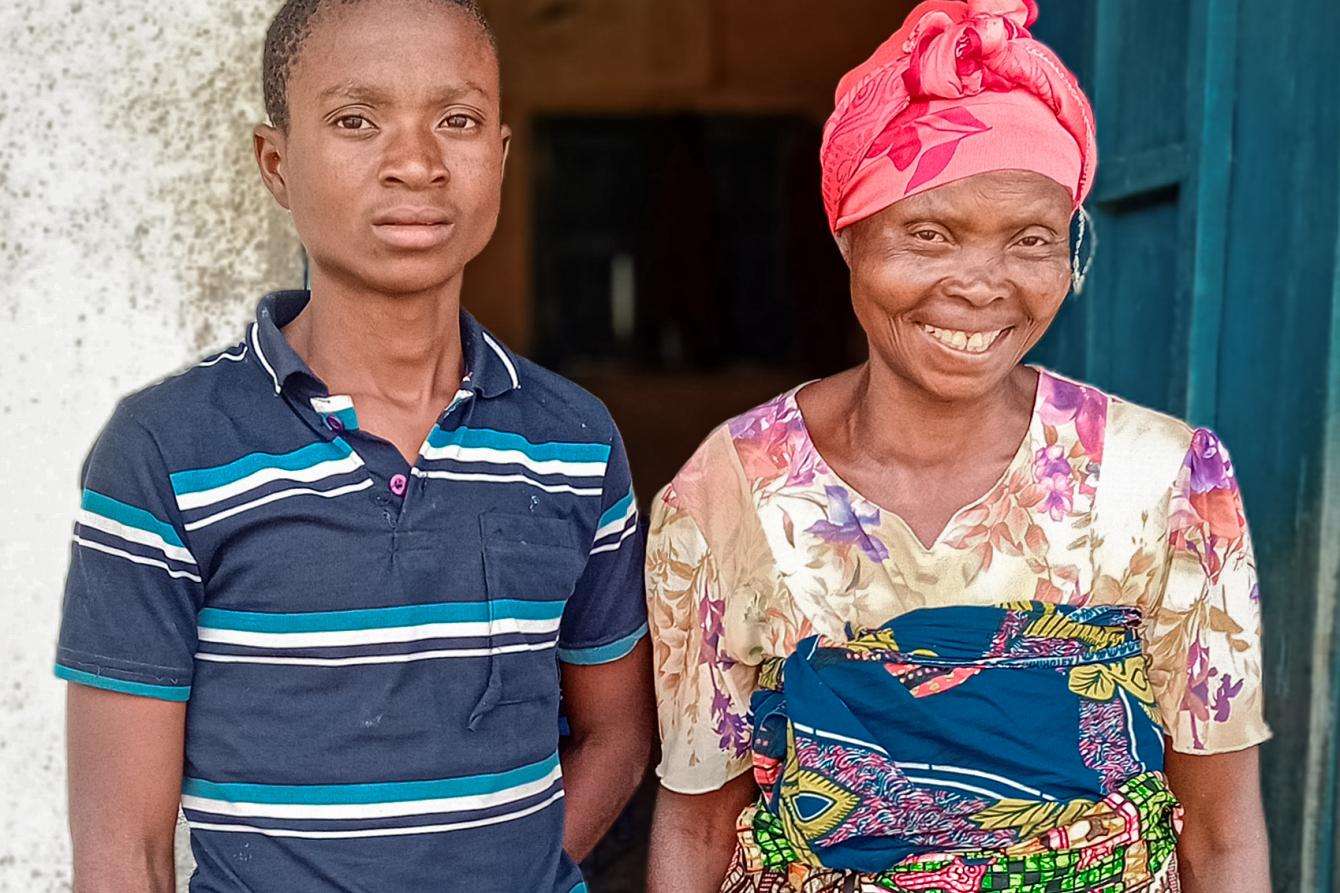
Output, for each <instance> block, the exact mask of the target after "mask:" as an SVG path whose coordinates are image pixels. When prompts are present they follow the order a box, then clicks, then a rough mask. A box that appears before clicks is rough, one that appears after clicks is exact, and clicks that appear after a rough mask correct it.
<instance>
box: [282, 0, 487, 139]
mask: <svg viewBox="0 0 1340 893" xmlns="http://www.w3.org/2000/svg"><path fill="white" fill-rule="evenodd" d="M362 2H365V0H284V5H283V6H281V7H280V8H279V12H277V13H275V17H274V20H273V21H272V22H270V28H269V30H268V31H266V32H265V50H264V52H263V54H262V56H261V85H262V87H263V89H264V91H265V114H266V115H268V116H269V118H270V123H271V124H273V125H274V126H275V127H278V128H279V129H280V130H288V124H289V115H288V79H289V74H290V73H291V72H292V71H293V66H294V64H296V63H297V61H298V54H299V53H300V52H301V51H302V45H303V43H304V42H305V41H306V40H307V38H308V36H309V35H310V34H311V33H312V26H313V24H314V23H315V20H316V19H317V16H318V15H319V14H320V13H322V12H324V11H326V10H327V9H328V8H329V7H333V6H352V5H354V4H356V3H362ZM430 2H434V3H439V4H441V5H443V6H451V7H455V8H456V9H459V10H461V11H462V12H464V13H466V14H468V15H469V16H470V17H471V18H472V19H474V20H475V22H477V23H478V24H479V27H480V28H481V29H482V30H483V32H484V36H485V37H487V38H488V41H489V46H490V47H492V48H493V52H494V54H495V55H496V54H497V52H498V38H497V35H495V34H494V32H493V26H492V25H490V24H489V20H488V18H487V17H485V15H484V11H483V10H482V9H480V8H479V2H478V0H430Z"/></svg>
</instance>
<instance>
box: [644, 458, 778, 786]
mask: <svg viewBox="0 0 1340 893" xmlns="http://www.w3.org/2000/svg"><path fill="white" fill-rule="evenodd" d="M672 487H673V485H672ZM674 500H675V497H674V492H673V489H672V488H667V490H666V491H663V493H662V494H661V495H660V496H658V497H657V499H656V500H655V502H654V505H653V510H652V520H651V532H650V535H649V538H648V542H647V603H648V616H649V622H650V625H651V635H652V652H653V655H654V676H655V682H656V707H657V714H658V718H659V724H660V734H661V762H660V765H659V766H657V768H656V774H657V775H658V776H659V777H660V779H661V784H663V785H664V786H665V787H666V788H668V789H670V790H672V791H677V792H679V793H682V794H702V793H707V792H709V791H715V790H717V789H719V788H720V787H722V786H723V785H725V784H726V782H728V781H730V780H731V779H732V778H735V777H736V776H738V775H740V774H741V773H743V772H744V771H745V770H747V769H748V768H749V766H750V764H751V755H750V751H749V745H750V737H751V736H750V733H751V727H750V725H749V699H750V696H751V695H752V694H753V691H754V688H755V685H756V683H757V679H758V667H757V666H753V665H748V664H744V663H739V662H737V661H735V660H733V659H732V658H731V657H729V656H728V655H727V654H726V653H725V642H724V638H725V632H724V629H723V625H724V622H725V599H724V593H723V592H722V582H721V578H720V574H719V565H718V563H717V561H716V560H715V558H714V557H713V555H712V553H711V550H710V549H709V548H708V545H707V541H706V539H705V538H704V536H703V533H702V531H701V530H700V529H699V527H698V525H697V524H696V523H695V522H694V520H693V518H692V516H691V515H690V514H689V513H688V512H685V511H682V510H681V509H680V508H678V507H676V506H675V505H674Z"/></svg>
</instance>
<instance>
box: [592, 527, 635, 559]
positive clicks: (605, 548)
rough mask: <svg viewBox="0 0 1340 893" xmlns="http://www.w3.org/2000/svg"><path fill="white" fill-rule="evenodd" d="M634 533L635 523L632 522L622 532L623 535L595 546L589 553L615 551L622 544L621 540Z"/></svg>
mask: <svg viewBox="0 0 1340 893" xmlns="http://www.w3.org/2000/svg"><path fill="white" fill-rule="evenodd" d="M635 533H637V524H633V525H632V526H631V527H629V528H628V529H627V530H625V531H624V532H623V536H621V537H619V538H618V539H617V540H615V541H614V542H612V543H606V544H605V545H603V546H596V547H595V548H594V549H592V550H591V554H592V555H599V554H600V553H601V552H617V551H618V550H619V547H620V546H622V545H623V541H624V540H626V539H628V538H629V537H630V536H632V535H633V534H635Z"/></svg>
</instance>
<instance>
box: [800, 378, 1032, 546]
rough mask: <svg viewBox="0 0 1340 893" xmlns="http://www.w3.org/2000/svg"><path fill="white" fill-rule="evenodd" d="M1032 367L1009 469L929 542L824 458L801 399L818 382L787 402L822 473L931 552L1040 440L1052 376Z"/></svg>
mask: <svg viewBox="0 0 1340 893" xmlns="http://www.w3.org/2000/svg"><path fill="white" fill-rule="evenodd" d="M1028 368H1029V369H1032V370H1033V371H1034V372H1036V373H1037V376H1038V379H1037V384H1036V387H1035V390H1034V392H1033V406H1032V409H1030V410H1029V416H1028V427H1027V428H1026V429H1025V430H1024V436H1023V438H1022V439H1021V440H1020V441H1019V446H1018V447H1017V448H1016V449H1015V451H1014V455H1013V456H1012V457H1011V458H1010V461H1009V462H1008V463H1006V465H1005V468H1004V469H1003V470H1002V471H1001V473H1000V475H999V476H998V477H997V478H996V480H995V482H994V483H992V484H991V486H990V487H988V488H987V489H986V491H985V492H983V493H982V494H981V495H980V496H978V497H977V498H976V499H973V500H971V501H970V502H967V503H965V504H964V505H961V506H959V507H958V508H957V509H955V510H954V513H953V514H952V515H950V516H949V520H947V521H945V524H944V526H943V527H942V528H940V532H939V533H937V534H936V535H935V538H934V539H933V540H931V542H930V544H929V545H927V544H926V543H924V542H922V540H921V537H919V536H917V534H916V532H915V531H914V530H913V529H912V525H911V524H908V523H907V520H906V519H905V518H904V517H903V516H902V515H900V514H898V512H895V511H894V510H893V509H889V508H885V507H884V506H882V505H880V504H879V503H877V502H875V501H874V500H872V499H870V498H869V497H867V496H866V495H865V494H864V493H862V492H861V491H860V490H857V489H856V488H855V487H853V486H852V485H851V484H849V483H847V482H846V481H845V480H844V479H843V478H842V476H841V475H839V474H838V473H837V472H836V471H834V470H833V466H831V465H829V464H828V460H827V459H825V458H824V455H823V453H821V452H820V451H819V447H818V446H817V445H816V444H815V443H814V438H813V437H811V436H810V427H809V423H808V422H807V421H806V420H805V414H804V413H803V412H801V410H800V401H799V400H798V399H797V396H798V395H799V394H800V392H801V391H803V390H804V389H805V388H806V387H808V386H809V385H811V384H813V383H814V381H807V382H805V383H803V384H800V385H797V386H796V387H795V388H793V389H792V390H791V393H790V394H789V395H787V402H788V403H789V404H790V409H791V410H792V411H793V412H794V413H795V416H796V418H797V419H799V420H800V431H801V433H802V434H803V435H804V437H805V442H806V445H807V446H808V447H809V449H810V450H811V451H812V452H813V453H814V457H815V466H816V468H817V470H818V474H819V476H821V477H825V478H827V479H829V481H831V482H832V483H834V484H836V485H837V486H840V487H841V488H842V489H844V490H846V491H847V493H849V494H850V495H851V498H852V501H853V503H854V502H857V501H859V502H860V503H861V504H862V505H863V506H865V507H866V508H869V509H874V510H875V511H876V512H878V513H879V517H880V526H883V524H884V523H886V522H885V520H884V519H886V518H892V519H893V522H892V523H894V524H896V525H897V526H899V527H901V528H902V531H901V532H902V533H903V534H904V535H906V537H907V538H908V540H909V541H910V542H912V543H913V544H915V545H916V547H917V549H918V551H919V552H920V554H922V555H931V554H934V552H935V551H936V550H937V549H938V548H939V547H940V545H941V544H942V543H943V541H944V538H945V535H946V534H947V533H949V531H950V530H952V529H954V527H955V526H956V524H955V522H957V521H958V520H959V518H961V517H962V516H963V515H964V514H965V513H967V512H969V511H972V510H973V509H974V508H976V507H978V506H979V505H981V504H983V503H984V502H986V501H988V500H989V499H990V498H991V497H992V496H993V495H995V493H996V492H997V491H998V490H1000V488H1001V487H1003V486H1005V485H1006V483H1007V482H1008V481H1009V478H1010V475H1011V474H1012V473H1013V472H1014V470H1015V469H1016V468H1017V467H1018V466H1019V463H1020V462H1022V461H1024V460H1025V459H1026V457H1027V456H1028V455H1029V454H1030V453H1031V452H1032V445H1033V443H1034V441H1035V439H1036V429H1037V425H1038V417H1039V408H1040V406H1041V403H1042V392H1043V388H1042V379H1043V377H1044V376H1046V375H1048V372H1047V370H1046V369H1044V368H1042V367H1041V366H1034V365H1031V364H1028ZM816 380H817V379H816ZM853 514H855V512H853ZM856 523H857V524H861V519H860V517H859V515H857V516H856Z"/></svg>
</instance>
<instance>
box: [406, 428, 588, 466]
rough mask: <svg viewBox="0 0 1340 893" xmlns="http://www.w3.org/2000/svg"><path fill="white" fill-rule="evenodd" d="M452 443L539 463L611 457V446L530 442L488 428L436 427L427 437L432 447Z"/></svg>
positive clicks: (514, 435)
mask: <svg viewBox="0 0 1340 893" xmlns="http://www.w3.org/2000/svg"><path fill="white" fill-rule="evenodd" d="M452 444H456V445H458V446H463V447H486V448H488V449H494V450H516V451H517V452H519V453H525V454H526V455H527V456H529V457H530V458H532V459H534V460H535V461H537V462H547V461H550V460H554V459H557V460H559V461H563V462H608V461H609V458H610V447H609V444H607V443H531V442H530V441H529V440H527V439H526V438H524V437H522V436H521V435H520V434H508V433H507V432H504V431H493V430H490V429H487V428H457V429H456V430H455V431H445V430H443V429H442V428H434V429H433V430H432V431H431V432H430V433H429V434H428V445H429V446H431V447H444V446H451V445H452Z"/></svg>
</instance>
